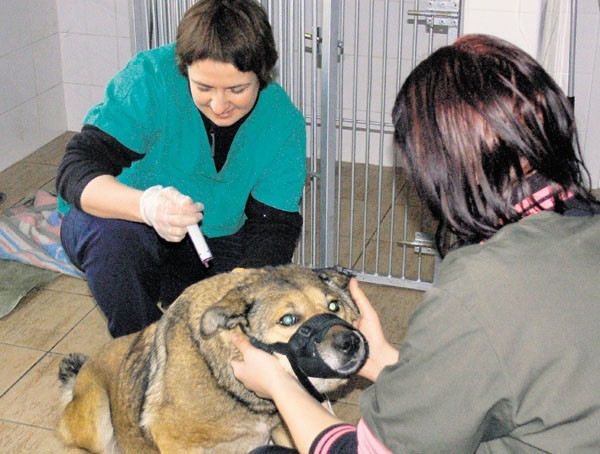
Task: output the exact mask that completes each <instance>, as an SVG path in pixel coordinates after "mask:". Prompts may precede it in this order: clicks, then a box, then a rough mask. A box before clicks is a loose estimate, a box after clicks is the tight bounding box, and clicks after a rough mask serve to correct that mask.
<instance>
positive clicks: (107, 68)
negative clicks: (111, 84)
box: [57, 0, 131, 131]
mask: <svg viewBox="0 0 600 454" xmlns="http://www.w3.org/2000/svg"><path fill="white" fill-rule="evenodd" d="M57 4H58V22H59V31H60V43H61V54H62V70H63V82H64V93H65V101H66V123H67V125H66V126H67V129H68V130H69V131H78V130H79V129H80V128H81V122H82V120H83V118H84V116H85V114H86V113H87V111H88V110H89V109H90V107H92V106H93V105H94V104H96V103H97V102H99V101H101V100H102V96H103V93H104V87H105V85H106V83H107V82H108V81H109V80H110V79H111V78H112V76H114V74H115V73H116V72H117V71H118V70H119V69H120V68H121V67H123V66H124V65H125V64H126V63H127V61H128V60H129V58H130V57H131V40H130V30H129V1H128V0H57Z"/></svg>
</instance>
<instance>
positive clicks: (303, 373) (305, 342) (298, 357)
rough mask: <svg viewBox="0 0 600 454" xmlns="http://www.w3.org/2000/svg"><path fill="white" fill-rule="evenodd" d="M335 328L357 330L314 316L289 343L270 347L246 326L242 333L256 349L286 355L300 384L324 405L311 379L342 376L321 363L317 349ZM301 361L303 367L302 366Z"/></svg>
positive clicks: (330, 318)
mask: <svg viewBox="0 0 600 454" xmlns="http://www.w3.org/2000/svg"><path fill="white" fill-rule="evenodd" d="M334 325H343V326H346V327H348V328H350V329H352V330H355V328H354V327H353V326H352V325H350V324H349V323H348V322H346V321H345V320H343V319H341V318H339V317H337V316H335V315H333V314H319V315H315V316H314V317H311V318H310V319H309V320H307V321H306V322H305V323H304V324H303V325H302V326H300V328H298V330H297V331H296V333H294V335H293V336H292V337H291V338H290V340H289V342H287V343H283V342H276V343H273V344H267V343H265V342H262V341H260V340H258V339H256V338H255V337H253V336H250V335H248V333H247V332H246V330H245V329H244V328H243V327H242V330H243V331H244V333H245V334H246V335H247V336H248V338H249V339H250V342H251V343H252V345H254V346H255V347H257V348H260V349H261V350H264V351H266V352H268V353H271V354H272V353H275V352H277V353H279V354H282V355H285V356H286V357H287V359H288V361H289V362H290V365H291V366H292V369H293V371H294V373H295V374H296V377H297V378H298V380H300V383H302V386H304V388H305V389H306V390H307V391H308V392H309V393H310V394H311V395H312V396H313V397H314V398H315V399H317V400H318V401H319V402H323V401H324V400H325V396H323V394H321V393H320V392H319V391H318V390H317V389H316V388H315V387H314V385H313V384H312V383H311V381H310V380H309V379H308V377H309V376H310V377H320V378H332V377H340V376H343V375H340V374H339V373H338V372H336V371H334V370H332V369H331V368H330V367H329V366H328V365H327V364H326V363H325V362H324V361H323V360H322V358H321V357H320V355H319V354H318V352H317V349H316V344H317V343H320V342H321V341H322V340H323V338H324V337H325V335H326V334H327V331H328V330H329V328H331V327H332V326H334ZM361 337H362V335H361ZM364 344H365V347H366V340H365V341H364ZM300 362H301V363H302V364H300Z"/></svg>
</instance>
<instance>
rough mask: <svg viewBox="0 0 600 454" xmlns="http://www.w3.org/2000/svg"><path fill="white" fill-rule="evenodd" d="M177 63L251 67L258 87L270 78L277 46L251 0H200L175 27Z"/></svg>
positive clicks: (184, 70) (264, 16) (184, 66)
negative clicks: (257, 81) (201, 62)
mask: <svg viewBox="0 0 600 454" xmlns="http://www.w3.org/2000/svg"><path fill="white" fill-rule="evenodd" d="M176 54H177V65H178V67H179V71H180V72H181V74H183V75H184V76H186V77H187V68H188V66H189V65H191V64H192V63H194V62H195V61H198V60H205V59H211V60H215V61H218V62H221V63H230V64H232V65H234V66H235V67H236V68H237V69H238V70H240V71H242V72H249V71H252V72H254V73H255V74H256V76H257V77H258V80H259V83H260V88H261V89H262V88H264V87H265V86H267V85H268V84H269V83H270V82H271V80H272V79H273V74H272V73H273V67H274V66H275V63H276V62H277V50H276V48H275V40H274V38H273V31H272V29H271V24H270V23H269V18H268V16H267V14H266V12H265V10H264V9H263V8H262V6H261V5H260V4H259V3H258V2H256V1H255V0H200V1H199V2H198V3H196V4H194V5H193V6H192V7H191V8H190V9H188V10H187V12H186V13H185V15H184V17H183V19H182V20H181V23H180V24H179V27H178V29H177V43H176Z"/></svg>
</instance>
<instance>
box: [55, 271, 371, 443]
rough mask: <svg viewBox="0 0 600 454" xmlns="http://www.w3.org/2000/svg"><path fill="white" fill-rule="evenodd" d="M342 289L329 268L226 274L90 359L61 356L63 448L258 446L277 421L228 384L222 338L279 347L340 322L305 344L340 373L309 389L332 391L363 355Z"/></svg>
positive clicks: (232, 352) (230, 349)
mask: <svg viewBox="0 0 600 454" xmlns="http://www.w3.org/2000/svg"><path fill="white" fill-rule="evenodd" d="M348 282H349V276H347V275H346V274H343V273H340V272H337V271H335V270H333V269H327V270H312V269H309V268H305V267H302V266H300V265H281V266H278V267H265V268H257V269H237V270H233V271H231V272H229V273H225V274H220V275H217V276H214V277H211V278H208V279H205V280H203V281H200V282H198V283H197V284H194V285H192V286H190V287H188V288H187V289H186V290H185V291H184V292H183V293H182V294H181V295H180V296H179V298H177V300H176V301H175V302H174V303H173V304H172V305H171V306H169V308H168V309H167V310H166V311H165V313H164V314H163V316H162V318H161V319H160V320H158V321H157V322H155V323H153V324H152V325H150V326H148V327H146V328H145V329H143V330H142V331H140V332H138V333H134V334H130V335H128V336H124V337H120V338H116V339H113V340H111V341H110V342H108V344H107V345H105V346H104V347H103V348H102V350H101V351H100V352H99V353H98V354H97V355H95V356H93V357H91V358H89V359H88V358H87V357H85V356H84V355H81V354H78V353H71V354H69V355H67V356H66V357H65V358H64V359H63V360H62V361H61V364H60V367H59V379H60V382H61V384H62V389H63V399H64V403H65V408H64V410H63V413H62V415H61V417H60V420H59V423H58V427H57V434H58V436H59V438H60V439H61V440H62V441H63V442H64V444H65V445H67V446H71V447H80V448H84V449H87V450H88V451H91V452H119V453H121V452H123V453H134V452H135V453H141V452H144V453H146V452H147V453H153V452H162V453H167V452H173V453H175V452H177V453H181V452H198V453H228V454H229V453H238V452H239V453H247V452H248V451H250V450H252V449H254V448H255V447H258V446H263V445H266V444H267V443H268V442H269V439H270V437H271V435H272V432H273V430H274V429H275V428H276V427H277V426H279V427H280V428H281V426H280V424H281V420H280V418H279V416H278V414H277V411H276V407H275V406H274V404H273V402H272V401H271V400H268V399H263V398H260V397H258V396H257V395H256V394H254V393H253V392H251V391H249V390H247V389H246V388H245V387H244V386H243V385H242V384H241V383H240V382H239V381H238V380H237V379H236V378H235V376H234V375H233V370H232V368H231V365H230V363H231V360H232V359H234V358H239V357H240V354H239V352H238V350H237V349H236V348H235V346H234V345H233V344H232V342H231V335H232V333H233V332H235V331H238V332H243V333H245V334H246V335H247V336H249V337H250V338H251V339H252V340H253V341H254V342H257V343H259V344H261V345H275V344H279V345H280V344H284V343H286V342H288V341H289V340H290V338H292V337H293V335H294V334H295V333H296V332H297V331H298V328H299V327H301V326H303V323H304V322H306V321H307V320H310V319H311V318H313V317H315V316H318V315H319V314H333V315H335V316H336V317H335V318H336V319H337V318H338V317H339V320H342V321H343V322H344V323H345V324H337V325H335V326H334V327H332V328H331V329H329V330H328V331H327V332H326V333H325V334H324V338H323V339H322V340H320V341H319V340H318V341H317V342H318V344H317V343H315V345H316V346H317V348H318V349H319V350H320V353H319V354H320V355H321V356H322V358H323V360H324V362H325V363H327V366H328V367H329V368H331V369H334V370H341V369H344V370H345V372H344V374H342V376H341V377H337V378H310V379H309V381H310V384H311V385H312V386H314V388H315V389H317V390H318V391H319V392H322V393H327V392H331V391H333V390H335V389H337V388H339V387H340V386H341V385H343V384H344V383H346V381H347V377H348V376H349V375H351V374H352V373H354V372H356V371H357V370H358V369H359V368H360V367H362V364H363V363H364V361H365V360H366V356H367V354H368V353H367V345H366V341H365V340H364V338H363V337H362V335H360V334H358V333H359V332H358V331H357V330H355V329H354V328H353V327H352V325H351V323H352V322H354V321H355V320H357V319H358V317H359V316H360V314H359V310H358V308H357V306H356V304H355V303H354V301H353V300H352V298H351V297H350V294H349V292H348V290H347V286H348ZM313 355H314V352H313ZM279 358H280V360H281V361H282V362H283V363H284V364H285V367H287V368H288V370H290V371H292V369H294V370H297V369H296V368H292V367H291V366H290V362H289V361H288V360H287V358H286V357H285V356H279ZM311 377H312V376H311Z"/></svg>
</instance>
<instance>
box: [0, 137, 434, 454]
mask: <svg viewBox="0 0 600 454" xmlns="http://www.w3.org/2000/svg"><path fill="white" fill-rule="evenodd" d="M71 135H72V134H70V133H66V134H64V135H63V136H61V137H59V138H57V139H56V140H54V141H52V142H51V143H49V144H47V145H46V146H44V147H42V148H41V149H40V150H38V151H37V152H35V153H33V154H32V155H31V156H29V157H27V158H26V159H24V160H22V161H21V162H19V163H17V164H15V165H14V166H12V167H10V168H9V169H7V170H5V171H3V172H1V173H0V191H2V192H5V193H6V195H7V198H6V201H5V202H4V203H3V204H2V205H0V210H3V209H5V208H7V207H9V206H12V205H14V204H16V203H18V202H19V201H21V200H23V198H24V197H26V196H27V195H29V194H31V193H34V192H35V191H36V190H38V189H40V188H44V189H52V190H53V187H54V176H55V173H56V167H57V165H58V163H59V162H60V159H61V156H62V153H63V150H64V146H65V144H66V142H67V141H68V139H69V138H70V137H71ZM0 266H2V264H1V262H0ZM362 287H363V289H364V290H365V292H366V293H367V295H368V296H369V297H370V299H371V301H372V302H373V304H374V305H375V307H376V308H377V310H378V311H379V313H380V314H381V318H382V320H384V326H385V330H386V334H387V336H388V338H389V339H390V340H391V341H392V342H394V343H396V344H397V343H399V342H400V341H401V339H402V338H403V336H404V333H405V330H406V326H407V322H408V317H409V315H410V313H411V312H412V311H413V310H414V308H415V307H416V306H417V305H418V304H419V303H420V302H421V298H422V293H421V292H419V291H414V290H401V289H398V288H393V287H385V286H377V285H373V284H363V285H362ZM109 339H110V336H109V335H108V331H107V330H106V326H105V321H104V319H103V317H102V315H101V314H100V312H99V311H98V309H97V308H96V306H95V303H94V299H93V297H92V296H91V294H90V292H89V289H88V287H87V285H86V282H85V281H84V280H81V279H76V278H72V277H68V276H60V277H58V278H57V279H56V280H54V281H53V282H52V283H51V284H49V285H47V286H44V287H41V288H37V289H34V290H33V291H32V292H30V293H29V294H28V295H27V296H26V297H25V298H24V299H23V300H22V301H21V302H20V303H19V305H18V306H17V307H16V309H15V310H13V312H11V313H10V314H9V315H8V316H6V317H5V318H3V319H0V358H2V360H1V367H2V369H3V371H2V373H0V452H1V453H19V454H20V453H46V452H47V453H59V452H76V450H66V449H64V448H63V447H62V446H61V444H60V442H59V441H58V440H57V439H56V438H55V436H54V427H55V424H56V421H57V417H58V412H59V407H60V403H59V396H60V392H59V385H58V379H57V372H58V363H59V361H60V359H61V358H62V357H63V356H64V354H66V353H68V352H72V351H79V352H83V353H87V354H93V353H94V352H95V351H96V350H97V349H98V348H99V347H100V346H101V345H102V344H103V343H105V342H106V341H108V340H109ZM366 385H367V383H365V382H364V380H360V379H357V380H355V381H353V382H351V383H350V384H349V385H348V386H347V387H346V388H345V389H344V390H343V392H340V393H338V395H337V396H334V397H335V398H336V399H337V402H336V404H335V406H334V407H335V410H336V413H337V414H338V415H339V416H340V417H342V418H343V419H345V420H347V421H350V422H354V421H356V419H357V417H358V409H357V405H356V402H357V399H358V396H359V394H360V390H361V389H363V388H364V387H365V386H366Z"/></svg>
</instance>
